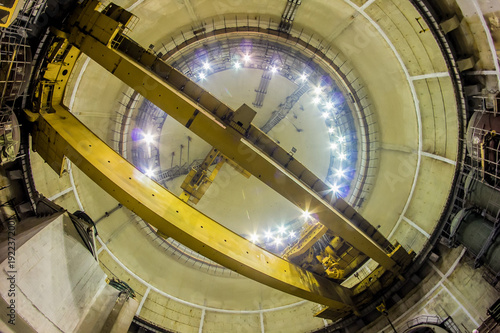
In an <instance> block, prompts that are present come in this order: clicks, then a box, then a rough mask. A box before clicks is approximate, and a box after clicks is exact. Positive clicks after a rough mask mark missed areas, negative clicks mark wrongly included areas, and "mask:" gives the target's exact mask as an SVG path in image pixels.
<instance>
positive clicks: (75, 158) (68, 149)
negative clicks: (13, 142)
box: [33, 105, 352, 314]
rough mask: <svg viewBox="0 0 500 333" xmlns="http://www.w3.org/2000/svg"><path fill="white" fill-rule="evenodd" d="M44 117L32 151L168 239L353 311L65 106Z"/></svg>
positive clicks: (344, 294) (342, 296)
mask: <svg viewBox="0 0 500 333" xmlns="http://www.w3.org/2000/svg"><path fill="white" fill-rule="evenodd" d="M50 111H51V112H52V111H55V112H52V113H47V112H41V114H40V117H39V118H38V121H37V123H36V126H35V127H36V129H35V131H34V138H33V147H34V149H36V151H37V152H38V153H39V154H40V155H41V156H42V157H43V158H44V159H45V160H47V161H49V162H50V161H51V160H52V159H55V160H56V161H61V160H62V159H63V157H68V158H69V159H70V160H71V161H72V162H73V163H74V164H75V165H77V166H78V168H80V169H81V170H82V171H83V172H84V173H85V174H86V175H87V176H89V177H90V178H91V179H92V180H93V181H95V182H96V183H97V184H99V185H100V186H101V187H102V188H103V189H104V190H106V191H107V192H108V193H109V194H110V195H112V196H113V197H114V198H116V199H117V200H119V201H120V202H121V203H122V204H123V205H125V206H126V207H128V208H129V209H131V210H132V211H133V212H134V213H136V214H137V215H139V216H140V217H142V218H143V219H144V220H145V221H148V222H149V223H151V224H152V225H154V226H155V227H157V228H158V231H160V232H161V233H163V234H166V235H169V236H171V237H173V238H174V239H176V240H177V241H179V242H181V243H183V244H186V245H188V246H189V247H190V248H191V249H192V250H194V251H196V252H198V253H200V254H202V255H204V256H206V257H207V258H210V259H212V260H214V261H216V262H218V263H219V264H221V265H224V266H225V267H228V268H229V269H232V270H234V271H235V272H238V273H240V274H242V275H245V276H247V277H249V278H251V279H254V280H256V281H259V282H261V283H264V284H266V285H268V286H270V287H273V288H276V289H279V290H282V291H284V292H286V293H289V294H292V295H295V296H298V297H301V298H304V299H308V300H310V301H313V302H317V303H320V304H325V305H327V306H329V307H331V308H333V309H337V310H339V314H342V313H345V312H348V311H350V310H351V309H352V308H351V306H350V305H348V304H352V302H351V294H352V293H351V291H350V290H349V289H347V288H344V287H342V286H340V285H338V284H336V283H334V282H332V281H330V280H328V279H325V278H322V277H320V276H317V275H315V274H313V273H311V272H308V271H306V270H304V269H302V268H300V267H298V266H296V265H294V264H292V263H290V262H288V261H286V260H284V259H282V258H280V257H278V256H276V255H274V254H272V253H270V252H267V251H266V250H264V249H262V248H260V247H258V246H256V245H255V244H253V243H252V242H250V241H248V240H246V239H245V238H243V237H241V236H239V235H237V234H235V233H234V232H232V231H231V230H229V229H227V228H225V227H224V226H222V225H220V224H218V223H217V222H215V221H214V220H212V219H210V218H209V217H207V216H205V215H203V214H202V213H200V212H199V211H197V210H196V209H194V208H192V207H190V206H189V205H188V204H186V203H185V202H184V201H182V200H181V199H179V198H178V197H176V196H175V195H174V194H172V193H170V192H169V191H168V190H166V189H165V188H163V187H162V186H161V185H159V184H157V183H156V182H154V181H153V180H151V179H150V178H149V177H147V176H145V175H144V174H143V173H141V172H140V171H139V170H137V169H136V168H135V167H134V166H133V165H132V164H130V163H129V162H128V161H127V160H125V159H124V158H123V157H121V156H120V155H119V154H117V153H116V152H115V151H114V150H112V149H111V148H110V147H108V146H107V145H106V144H105V143H104V142H103V141H102V140H100V139H99V138H98V137H97V136H96V135H94V134H93V133H92V132H91V131H90V130H89V129H88V128H86V127H85V126H84V125H83V124H82V123H81V122H80V121H79V120H78V119H76V118H75V116H73V114H71V113H70V112H69V111H67V110H66V109H65V108H63V107H62V106H60V105H53V106H52V107H51V110H50Z"/></svg>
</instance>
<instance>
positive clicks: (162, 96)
mask: <svg viewBox="0 0 500 333" xmlns="http://www.w3.org/2000/svg"><path fill="white" fill-rule="evenodd" d="M93 7H96V6H95V4H94V2H92V1H90V5H89V6H86V7H84V8H83V9H81V10H80V11H77V12H75V14H74V15H73V16H72V18H71V19H70V20H69V24H70V27H69V28H68V31H67V32H66V33H64V36H65V37H66V38H68V40H69V41H70V43H72V44H73V45H75V46H76V47H78V48H79V49H80V50H81V51H82V52H84V53H85V54H87V55H88V56H89V57H90V58H92V59H93V60H95V61H96V62H97V63H98V64H100V65H101V66H102V67H104V68H105V69H106V70H108V71H109V72H110V73H112V74H113V75H114V76H115V77H117V78H119V79H120V80H122V81H123V82H124V83H126V84H127V85H129V86H130V87H132V88H134V89H135V90H137V91H138V92H139V93H141V94H142V95H143V96H144V97H145V98H147V99H148V100H150V101H151V102H153V103H154V104H156V105H157V106H158V107H159V108H161V109H162V110H164V111H165V112H166V113H168V114H169V115H170V116H172V117H173V118H175V119H176V120H177V121H178V122H180V123H181V124H182V125H184V126H186V127H187V128H189V129H190V130H191V131H193V133H195V134H197V135H198V136H199V137H200V138H202V139H204V140H205V141H206V142H208V143H209V144H210V145H212V146H213V147H215V148H217V149H218V150H219V151H221V152H222V153H223V154H224V155H225V156H227V157H228V159H230V160H233V161H234V162H236V163H237V164H239V165H240V166H242V167H243V168H244V169H245V170H247V171H248V172H250V173H251V174H252V175H254V176H255V177H257V178H258V179H260V180H261V181H262V182H264V183H265V184H266V185H268V186H270V187H271V188H272V189H274V190H275V191H276V192H278V193H280V194H281V195H282V196H283V197H284V198H286V199H288V200H289V201H291V202H292V203H293V204H295V205H296V206H297V207H299V208H300V209H302V210H304V211H309V212H311V213H313V214H315V215H316V217H317V219H318V220H319V221H320V222H321V223H322V224H323V225H325V227H326V228H328V229H330V230H332V231H333V232H334V233H335V234H336V235H339V236H341V237H342V238H343V239H344V240H345V241H347V242H348V243H349V244H351V245H352V246H353V247H355V248H356V249H358V250H359V251H361V252H363V253H364V254H366V255H368V256H370V257H371V258H372V259H374V260H375V261H377V262H378V263H379V264H380V265H382V266H383V267H384V268H386V269H388V270H391V271H393V272H394V273H396V274H397V275H398V276H400V274H399V273H400V272H399V269H400V267H399V266H398V264H397V263H396V262H395V261H394V260H393V259H392V258H391V257H389V256H388V252H387V251H386V250H385V249H384V248H382V246H381V245H380V244H386V243H387V240H386V239H385V238H384V237H382V236H381V235H380V234H379V233H378V231H376V230H375V229H374V228H373V227H371V226H370V225H369V224H367V223H366V220H364V219H363V218H362V217H361V216H360V215H359V214H357V213H355V211H354V209H352V208H351V207H350V206H349V205H347V203H345V202H344V201H343V200H342V199H337V198H335V196H334V195H332V193H331V192H329V189H328V186H327V185H326V184H324V183H323V182H322V181H321V180H319V179H318V178H317V177H316V176H315V175H314V174H312V173H311V172H310V171H309V170H308V169H307V168H305V167H304V166H303V165H302V164H301V163H300V162H298V161H297V160H295V159H294V158H293V157H292V156H291V155H290V154H288V153H287V152H286V151H285V150H283V149H282V148H281V147H279V146H278V145H277V144H276V143H275V142H274V141H273V140H272V139H270V138H269V137H268V136H267V135H266V134H265V133H263V132H262V131H260V130H259V129H258V128H256V127H255V126H253V125H251V123H250V122H251V120H252V118H253V117H252V111H251V110H249V108H247V107H245V106H244V107H242V108H240V109H239V110H237V111H233V110H231V109H230V108H229V107H228V106H226V105H225V104H224V103H222V102H220V101H219V100H217V99H216V98H214V97H213V96H212V95H210V94H209V93H208V92H206V91H205V90H203V89H202V88H201V87H199V86H198V85H196V84H195V83H194V82H192V81H191V80H189V79H188V78H187V77H185V76H184V75H182V74H181V73H179V72H178V71H176V70H175V69H174V68H172V67H171V66H169V65H167V64H166V63H164V62H163V61H162V60H161V59H160V58H157V57H156V56H155V55H154V54H152V53H151V52H148V51H147V50H145V49H144V48H142V47H141V46H140V45H138V44H137V43H135V42H134V41H132V40H130V39H128V38H127V37H126V36H124V35H122V34H121V31H122V30H123V28H124V24H125V23H126V22H125V20H122V17H126V18H127V19H128V18H129V16H128V15H123V13H126V12H125V11H124V10H123V9H121V8H119V7H113V8H111V9H110V10H108V11H107V12H106V14H103V13H99V12H97V11H95V10H94V8H93ZM117 8H118V9H117ZM111 17H113V18H111ZM334 207H336V208H334ZM338 207H342V208H341V209H339V208H338ZM347 211H348V212H349V213H346V212H347ZM354 215H356V216H357V219H353V218H352V217H353V216H354ZM361 226H362V227H363V229H365V231H363V230H362V229H361V228H360V227H361ZM366 229H368V231H367V230H366ZM186 245H188V246H191V245H190V244H186Z"/></svg>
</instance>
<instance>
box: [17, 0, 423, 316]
mask: <svg viewBox="0 0 500 333" xmlns="http://www.w3.org/2000/svg"><path fill="white" fill-rule="evenodd" d="M98 8H99V3H98V2H97V1H85V2H84V3H83V4H82V5H81V6H79V7H78V8H77V9H76V10H75V12H74V13H73V14H72V15H71V16H70V17H69V18H68V20H67V22H66V26H65V27H63V28H62V30H58V29H52V31H53V33H54V34H55V35H56V36H57V38H56V39H55V42H54V44H53V45H52V48H51V49H50V51H49V54H48V57H47V63H46V71H45V73H44V76H43V79H42V80H41V81H40V82H39V84H38V88H37V92H36V96H35V102H34V106H33V109H32V110H27V111H26V113H27V115H28V116H29V118H30V119H31V120H32V121H34V122H35V126H34V127H35V129H34V131H33V149H34V150H36V151H37V152H38V153H39V154H40V155H41V156H42V157H43V158H44V159H45V160H46V161H47V163H49V165H50V166H51V167H52V168H53V169H54V170H56V172H58V173H59V174H60V173H61V172H62V171H63V161H64V158H69V159H70V160H71V161H73V163H75V164H76V165H77V166H78V167H79V168H80V169H81V170H82V171H83V172H85V173H86V174H87V175H88V176H89V177H90V178H91V179H93V180H94V181H95V182H96V183H98V184H99V185H100V186H101V187H102V188H103V189H104V190H106V191H107V192H108V193H109V194H110V195H112V196H113V197H115V198H116V199H117V200H118V201H120V202H121V203H122V204H123V205H125V206H126V207H128V208H129V209H130V210H132V211H133V212H134V213H136V214H138V215H139V216H141V217H142V218H143V219H144V220H145V221H147V222H148V223H150V224H152V225H154V226H155V227H156V228H158V231H159V232H160V233H161V234H163V235H168V236H169V237H173V238H174V239H176V240H177V241H179V242H181V243H183V244H185V245H186V246H188V247H190V248H191V249H193V250H194V251H197V252H199V253H200V254H202V255H204V256H206V257H208V258H210V259H212V260H214V261H216V262H218V263H220V264H222V265H224V266H226V267H228V268H230V269H232V270H234V271H236V272H238V273H240V274H242V275H245V276H247V277H249V278H252V279H254V280H256V281H259V282H261V283H264V284H266V285H269V286H271V287H273V288H276V289H279V290H282V291H284V292H287V293H290V294H293V295H295V296H298V297H302V298H305V299H308V300H311V301H313V302H316V303H320V304H323V305H325V306H327V308H326V309H324V310H323V311H322V312H321V313H319V314H318V316H321V317H324V318H330V319H337V318H340V317H342V316H344V315H346V314H347V313H350V312H353V311H354V312H355V313H356V312H357V308H358V307H359V306H361V305H362V304H364V303H366V302H367V301H369V300H370V299H371V298H372V297H373V295H374V294H375V293H376V292H378V291H379V290H380V289H381V288H383V287H385V286H388V285H389V284H390V283H392V281H393V280H394V279H395V278H402V274H403V272H404V271H405V269H406V268H407V267H408V265H409V264H410V263H411V261H412V259H413V257H414V254H413V253H412V252H411V251H410V252H409V253H408V252H407V251H405V250H404V249H403V248H402V247H401V246H400V245H398V244H396V245H392V244H391V243H390V242H389V241H388V240H387V239H385V238H384V237H383V235H381V234H380V233H379V232H378V230H377V229H376V228H374V227H373V226H371V225H370V223H368V222H367V221H366V220H365V219H364V218H363V217H362V216H361V215H360V214H358V213H357V212H356V211H355V210H354V209H353V208H352V207H351V206H349V205H348V204H347V203H346V202H345V201H344V200H342V199H341V198H337V197H336V196H335V194H333V193H332V192H331V191H329V188H328V185H327V184H325V183H324V182H323V181H321V180H320V179H318V178H317V177H316V176H315V175H314V174H312V173H311V172H310V171H309V170H308V169H307V168H305V167H304V166H303V165H302V164H301V163H300V162H299V161H297V160H296V159H295V158H294V157H293V156H292V155H290V154H289V153H288V152H286V151H285V150H284V149H283V148H281V147H280V146H279V145H278V144H276V143H275V142H274V141H273V140H272V139H271V138H269V137H268V136H267V135H266V134H265V133H263V132H262V131H260V130H259V129H258V128H256V127H255V126H254V125H252V120H253V118H254V116H255V111H253V110H252V109H251V108H249V107H248V106H246V105H243V106H242V107H240V108H239V109H238V110H235V111H234V110H232V109H231V108H229V107H228V106H227V105H225V104H224V103H222V102H221V101H219V100H217V99H216V98H214V97H213V96H212V95H210V94H209V93H208V92H206V91H205V90H203V89H202V88H201V87H199V86H198V85H196V84H195V83H194V82H192V81H191V80H189V79H188V78H187V77H185V76H184V75H182V74H181V73H179V72H178V71H176V70H175V69H174V68H173V67H171V66H169V65H168V64H166V63H165V62H164V61H163V60H162V59H160V58H158V57H157V56H155V55H154V54H153V53H152V52H150V51H148V50H146V49H144V48H142V47H141V46H140V45H138V44H137V43H136V42H135V41H133V40H131V39H129V38H128V37H127V36H126V35H125V32H126V30H127V29H128V28H130V24H132V23H133V22H134V17H133V16H132V15H131V14H130V13H128V12H127V11H125V10H124V9H122V8H120V7H118V6H116V5H114V4H110V5H109V6H108V7H106V8H105V9H104V10H102V11H101V12H99V11H98V10H97V9H98ZM81 52H83V53H85V54H87V55H88V56H89V57H90V58H92V59H94V60H95V61H96V62H97V63H99V64H100V65H101V66H102V67H103V68H104V69H106V70H108V71H109V72H110V73H112V74H113V75H114V76H116V77H117V78H119V79H120V80H122V81H123V82H125V83H126V84H128V85H129V86H131V87H134V88H135V89H136V90H137V91H138V92H140V93H141V94H142V95H143V96H144V97H145V98H147V99H148V100H150V101H151V102H153V103H155V104H156V105H157V106H158V107H159V108H161V109H162V110H164V111H165V112H167V113H168V114H169V115H170V116H171V117H173V118H175V119H176V120H177V121H179V122H180V123H181V124H182V125H184V126H185V127H186V128H188V129H190V130H191V131H192V132H194V133H195V134H197V135H198V136H200V137H201V138H202V139H204V140H205V141H207V142H208V143H209V144H211V145H212V146H213V147H214V149H213V150H212V151H211V152H210V153H209V154H208V155H207V157H206V159H205V161H204V163H203V166H202V167H201V168H199V169H198V170H192V172H190V174H189V175H188V176H187V178H186V180H185V181H184V183H183V185H182V188H183V189H184V193H183V195H182V196H181V198H178V197H176V196H174V195H173V194H172V193H170V192H169V191H168V190H166V189H165V188H163V187H162V186H160V185H159V184H157V183H156V182H154V181H153V180H151V179H150V178H148V177H146V176H145V175H144V174H143V173H141V172H140V171H139V170H138V169H136V168H135V167H134V166H133V165H131V164H130V163H129V162H128V161H126V160H125V159H124V158H122V157H121V156H120V155H118V154H117V153H116V152H114V151H113V150H112V149H111V148H109V147H108V146H107V145H106V144H105V143H103V142H102V141H101V140H100V139H99V138H98V137H97V136H95V135H94V134H93V133H92V132H91V131H90V130H89V129H88V128H86V127H85V126H84V125H82V124H81V123H80V122H79V121H78V119H76V118H75V117H74V116H73V114H71V113H70V112H69V111H68V110H67V109H66V107H64V106H63V105H62V96H63V93H64V89H65V87H66V84H67V80H68V77H69V74H70V73H71V71H72V69H73V66H74V64H75V61H76V59H77V58H78V56H79V55H80V53H81ZM222 154H223V155H222ZM225 162H227V163H229V164H231V165H232V166H233V167H235V168H237V169H238V170H239V171H240V172H242V173H244V174H247V175H250V174H251V175H253V176H254V177H256V178H258V179H259V180H261V181H262V182H264V183H265V184H267V185H268V186H270V187H271V188H272V189H274V190H275V191H276V192H278V193H279V194H281V195H282V196H283V197H284V198H286V199H288V200H289V201H291V202H292V203H294V204H295V205H297V206H298V207H299V208H300V209H301V210H303V211H309V212H311V213H312V214H314V216H315V219H316V220H317V221H318V222H317V223H314V224H311V226H310V227H309V228H307V229H306V230H305V231H304V232H303V234H302V236H301V238H300V239H299V241H298V242H297V243H296V244H295V245H294V246H292V247H291V248H290V249H288V250H287V251H286V253H285V254H284V258H280V257H278V256H276V255H274V254H271V253H269V252H267V251H266V250H264V249H262V248H260V247H258V246H257V245H255V244H253V243H252V242H250V241H248V240H246V239H244V238H243V237H240V236H239V235H237V234H235V233H233V232H232V231H230V230H228V229H227V228H225V227H223V226H221V225H220V224H218V223H217V222H215V221H213V220H211V219H210V218H208V217H207V216H205V215H203V214H202V213H200V212H199V211H197V210H196V209H194V208H193V207H191V206H190V205H188V204H187V201H189V200H191V201H192V202H194V203H196V202H197V201H198V200H200V198H201V197H202V195H203V193H205V191H206V189H207V188H208V186H210V184H211V182H212V181H213V179H214V177H215V176H216V174H217V171H218V170H219V169H220V166H221V165H222V163H225ZM214 163H215V169H214V170H212V171H208V170H209V167H210V166H211V165H213V164H214ZM325 236H326V237H327V238H328V242H329V243H328V246H326V247H325V249H324V250H322V251H321V252H320V253H316V252H314V251H313V245H314V244H315V243H316V242H317V241H318V240H319V239H320V238H323V237H325ZM367 258H372V259H373V260H375V261H376V262H377V263H378V264H379V267H378V268H377V269H376V270H374V271H373V272H372V273H371V274H370V276H368V277H366V278H364V279H363V280H362V281H361V282H360V283H359V284H357V285H356V286H355V287H353V288H346V287H343V286H341V285H340V282H342V280H343V279H344V278H345V277H346V276H347V275H350V274H352V273H353V272H354V271H355V270H356V269H357V268H359V267H360V265H361V264H362V263H363V262H364V261H365V260H366V259H367Z"/></svg>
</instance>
